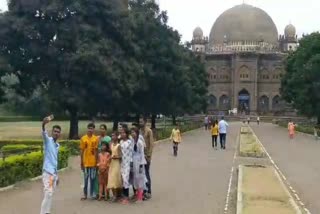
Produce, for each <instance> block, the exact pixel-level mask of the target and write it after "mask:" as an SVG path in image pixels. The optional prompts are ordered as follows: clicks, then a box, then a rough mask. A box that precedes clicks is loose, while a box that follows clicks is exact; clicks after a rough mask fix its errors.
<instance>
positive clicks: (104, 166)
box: [97, 141, 111, 201]
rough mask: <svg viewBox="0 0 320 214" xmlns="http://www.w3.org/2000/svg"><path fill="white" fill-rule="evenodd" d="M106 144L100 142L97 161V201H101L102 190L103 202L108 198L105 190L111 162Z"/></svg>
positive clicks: (106, 189) (107, 192)
mask: <svg viewBox="0 0 320 214" xmlns="http://www.w3.org/2000/svg"><path fill="white" fill-rule="evenodd" d="M110 153H111V152H110V149H109V146H108V143H107V142H105V141H102V145H101V153H100V154H99V159H98V164H97V166H98V168H99V199H98V200H99V201H101V200H102V194H103V190H104V191H105V193H106V195H105V200H107V198H108V197H109V191H108V188H107V185H108V173H109V165H110V160H111V154H110Z"/></svg>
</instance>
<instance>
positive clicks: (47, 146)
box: [42, 131, 60, 175]
mask: <svg viewBox="0 0 320 214" xmlns="http://www.w3.org/2000/svg"><path fill="white" fill-rule="evenodd" d="M42 137H43V146H44V157H43V168H42V170H43V171H45V172H47V173H49V174H52V175H54V174H57V170H58V153H59V147H60V145H59V143H57V142H55V141H54V140H53V138H52V137H49V136H48V132H47V131H44V132H42Z"/></svg>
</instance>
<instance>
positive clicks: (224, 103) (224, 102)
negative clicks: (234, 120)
mask: <svg viewBox="0 0 320 214" xmlns="http://www.w3.org/2000/svg"><path fill="white" fill-rule="evenodd" d="M230 106H231V105H230V99H229V97H228V96H227V95H222V96H221V97H220V98H219V110H230Z"/></svg>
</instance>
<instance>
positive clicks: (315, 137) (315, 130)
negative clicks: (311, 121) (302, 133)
mask: <svg viewBox="0 0 320 214" xmlns="http://www.w3.org/2000/svg"><path fill="white" fill-rule="evenodd" d="M318 131H319V128H318V126H314V128H313V133H314V139H315V140H316V141H317V140H318V139H319V137H318Z"/></svg>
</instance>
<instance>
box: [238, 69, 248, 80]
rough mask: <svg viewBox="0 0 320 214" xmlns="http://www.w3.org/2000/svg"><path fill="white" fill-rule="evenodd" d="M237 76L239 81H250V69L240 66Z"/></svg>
mask: <svg viewBox="0 0 320 214" xmlns="http://www.w3.org/2000/svg"><path fill="white" fill-rule="evenodd" d="M239 75H240V80H242V81H246V80H250V69H249V68H248V67H247V66H246V65H243V66H241V67H240V69H239Z"/></svg>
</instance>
